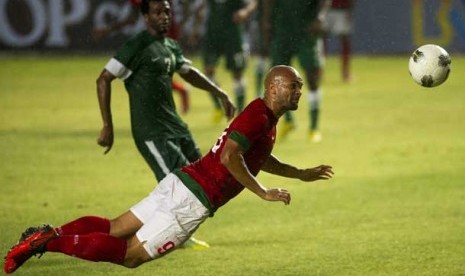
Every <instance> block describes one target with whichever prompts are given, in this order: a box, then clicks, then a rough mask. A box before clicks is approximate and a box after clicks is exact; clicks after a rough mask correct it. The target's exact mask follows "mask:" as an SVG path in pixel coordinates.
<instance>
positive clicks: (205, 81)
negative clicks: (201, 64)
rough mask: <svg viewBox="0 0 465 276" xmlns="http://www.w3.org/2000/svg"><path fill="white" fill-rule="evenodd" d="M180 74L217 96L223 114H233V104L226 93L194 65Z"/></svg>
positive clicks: (228, 115) (189, 81) (228, 116)
mask: <svg viewBox="0 0 465 276" xmlns="http://www.w3.org/2000/svg"><path fill="white" fill-rule="evenodd" d="M180 76H181V77H182V78H183V79H184V80H185V81H187V82H188V83H190V84H192V86H194V87H197V88H199V89H202V90H205V91H208V92H210V94H212V95H213V96H215V97H217V98H219V99H220V100H221V102H222V104H223V107H224V110H225V115H226V117H227V118H228V120H229V119H231V118H232V117H233V116H234V112H235V110H236V108H235V106H234V104H233V103H232V102H231V100H230V99H229V96H228V94H226V92H224V91H223V90H222V89H221V88H219V87H218V86H217V85H216V84H215V83H213V82H212V81H211V80H210V79H209V78H207V77H206V76H205V75H204V74H203V73H202V72H200V71H199V70H198V69H197V68H195V67H190V68H189V70H188V71H187V72H185V73H180Z"/></svg>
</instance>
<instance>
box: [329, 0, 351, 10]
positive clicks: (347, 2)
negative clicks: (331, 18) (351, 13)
mask: <svg viewBox="0 0 465 276" xmlns="http://www.w3.org/2000/svg"><path fill="white" fill-rule="evenodd" d="M351 5H352V0H333V1H331V8H333V9H348V8H350V7H351Z"/></svg>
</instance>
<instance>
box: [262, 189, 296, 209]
mask: <svg viewBox="0 0 465 276" xmlns="http://www.w3.org/2000/svg"><path fill="white" fill-rule="evenodd" d="M263 199H264V200H268V201H282V202H284V204H286V205H289V203H291V194H290V193H289V192H288V191H287V190H286V189H280V188H272V189H267V190H266V192H265V196H264V197H263Z"/></svg>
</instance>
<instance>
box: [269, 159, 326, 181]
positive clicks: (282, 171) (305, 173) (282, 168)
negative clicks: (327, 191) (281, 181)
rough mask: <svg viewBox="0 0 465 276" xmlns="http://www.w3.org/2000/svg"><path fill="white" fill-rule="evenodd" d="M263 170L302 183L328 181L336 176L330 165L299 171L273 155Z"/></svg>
mask: <svg viewBox="0 0 465 276" xmlns="http://www.w3.org/2000/svg"><path fill="white" fill-rule="evenodd" d="M262 170H263V171H265V172H268V173H271V174H275V175H279V176H283V177H288V178H297V179H300V180H302V181H315V180H328V179H330V178H332V177H333V174H334V172H333V168H332V167H331V166H329V165H320V166H317V167H314V168H306V169H298V168H296V167H294V166H292V165H289V164H286V163H283V162H281V161H280V160H279V159H278V158H276V156H274V155H273V154H271V155H270V157H268V159H267V161H266V163H265V164H264V165H263V167H262Z"/></svg>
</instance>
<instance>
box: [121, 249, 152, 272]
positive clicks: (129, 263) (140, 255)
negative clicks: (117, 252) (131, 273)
mask: <svg viewBox="0 0 465 276" xmlns="http://www.w3.org/2000/svg"><path fill="white" fill-rule="evenodd" d="M151 260H152V258H150V256H149V255H148V254H147V253H146V252H145V250H144V252H140V250H131V251H128V252H127V254H126V257H125V258H124V262H123V265H124V266H125V267H127V268H136V267H138V266H140V265H141V264H143V263H146V262H149V261H151Z"/></svg>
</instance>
